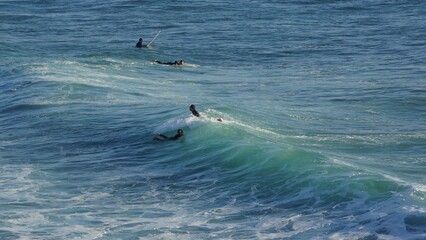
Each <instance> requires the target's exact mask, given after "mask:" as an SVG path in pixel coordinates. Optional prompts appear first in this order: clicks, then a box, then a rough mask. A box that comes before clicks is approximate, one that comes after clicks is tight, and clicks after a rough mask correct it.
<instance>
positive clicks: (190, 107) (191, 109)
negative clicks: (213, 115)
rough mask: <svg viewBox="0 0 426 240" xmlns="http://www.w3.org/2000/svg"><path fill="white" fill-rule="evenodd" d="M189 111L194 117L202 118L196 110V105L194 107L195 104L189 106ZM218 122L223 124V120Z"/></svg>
mask: <svg viewBox="0 0 426 240" xmlns="http://www.w3.org/2000/svg"><path fill="white" fill-rule="evenodd" d="M189 111H191V112H192V115H194V116H196V117H201V115H200V113H199V112H197V110H196V109H195V105H194V104H191V105H190V106H189ZM217 120H218V121H219V122H222V118H218V119H217Z"/></svg>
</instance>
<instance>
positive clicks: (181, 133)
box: [154, 129, 183, 141]
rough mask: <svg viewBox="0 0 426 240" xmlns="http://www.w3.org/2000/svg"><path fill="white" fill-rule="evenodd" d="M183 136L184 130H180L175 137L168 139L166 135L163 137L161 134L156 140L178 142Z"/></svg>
mask: <svg viewBox="0 0 426 240" xmlns="http://www.w3.org/2000/svg"><path fill="white" fill-rule="evenodd" d="M182 136H183V130H182V129H179V130H178V131H177V133H176V135H174V136H173V137H167V136H166V135H163V134H161V133H158V134H157V136H155V138H154V140H158V141H161V140H178V139H179V138H180V137H182Z"/></svg>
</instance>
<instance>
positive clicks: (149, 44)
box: [146, 30, 161, 48]
mask: <svg viewBox="0 0 426 240" xmlns="http://www.w3.org/2000/svg"><path fill="white" fill-rule="evenodd" d="M160 32H161V30H160V31H158V32H157V34H156V35H155V37H154V38H153V39H152V40H151V41H150V42H149V43H148V44H147V45H146V47H148V48H149V46H151V43H152V42H154V40H155V39H156V38H157V37H158V34H160Z"/></svg>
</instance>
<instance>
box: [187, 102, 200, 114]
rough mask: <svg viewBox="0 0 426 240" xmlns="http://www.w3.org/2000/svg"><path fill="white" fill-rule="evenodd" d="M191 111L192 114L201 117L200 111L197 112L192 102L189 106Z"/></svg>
mask: <svg viewBox="0 0 426 240" xmlns="http://www.w3.org/2000/svg"><path fill="white" fill-rule="evenodd" d="M189 111H191V112H192V115H194V116H196V117H200V113H198V112H197V110H195V105H194V104H191V106H189Z"/></svg>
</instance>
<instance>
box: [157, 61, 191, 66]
mask: <svg viewBox="0 0 426 240" xmlns="http://www.w3.org/2000/svg"><path fill="white" fill-rule="evenodd" d="M153 62H154V63H157V64H163V65H172V66H182V65H184V64H185V61H184V60H179V61H174V62H161V61H158V60H154V61H153Z"/></svg>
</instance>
